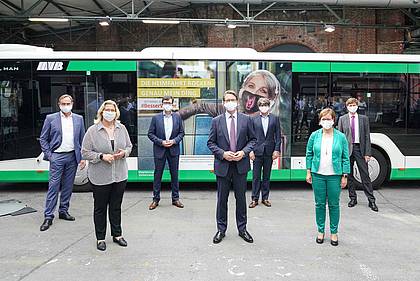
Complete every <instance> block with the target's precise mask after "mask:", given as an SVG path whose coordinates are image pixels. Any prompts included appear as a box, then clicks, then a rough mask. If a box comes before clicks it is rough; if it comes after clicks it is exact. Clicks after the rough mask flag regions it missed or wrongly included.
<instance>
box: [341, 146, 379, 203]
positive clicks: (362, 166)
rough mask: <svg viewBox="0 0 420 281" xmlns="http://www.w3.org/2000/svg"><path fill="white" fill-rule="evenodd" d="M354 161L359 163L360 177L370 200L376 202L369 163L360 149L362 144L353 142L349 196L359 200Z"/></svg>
mask: <svg viewBox="0 0 420 281" xmlns="http://www.w3.org/2000/svg"><path fill="white" fill-rule="evenodd" d="M354 162H356V163H357V167H358V168H359V173H360V179H361V180H362V187H363V191H364V192H365V195H366V197H367V199H368V200H369V202H375V196H374V195H373V187H372V182H371V181H370V177H369V170H368V165H367V163H366V160H365V157H364V156H363V155H362V152H361V151H360V146H359V145H357V144H356V145H355V144H353V152H352V154H351V155H350V167H351V168H350V171H351V172H350V176H349V184H348V188H349V197H350V199H352V200H357V194H356V179H355V178H354V176H353V168H354Z"/></svg>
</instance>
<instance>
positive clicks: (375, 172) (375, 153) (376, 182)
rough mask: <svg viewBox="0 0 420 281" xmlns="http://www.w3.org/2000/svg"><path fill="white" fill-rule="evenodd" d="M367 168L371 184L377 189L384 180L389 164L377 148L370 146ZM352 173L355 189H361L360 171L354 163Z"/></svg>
mask: <svg viewBox="0 0 420 281" xmlns="http://www.w3.org/2000/svg"><path fill="white" fill-rule="evenodd" d="M368 169H369V176H370V180H371V181H372V186H373V188H374V189H378V188H380V187H381V186H382V184H383V183H384V182H385V180H386V178H387V175H388V171H389V164H388V161H387V160H386V159H385V156H384V155H383V154H382V153H381V152H380V151H379V150H377V149H375V148H372V157H371V158H370V161H369V162H368ZM353 175H354V177H355V179H356V181H357V182H356V189H358V190H361V189H363V188H362V181H361V180H360V173H359V169H358V167H357V164H356V163H355V165H354V169H353Z"/></svg>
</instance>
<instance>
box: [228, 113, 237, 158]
mask: <svg viewBox="0 0 420 281" xmlns="http://www.w3.org/2000/svg"><path fill="white" fill-rule="evenodd" d="M229 118H230V136H229V143H230V151H232V152H236V128H235V116H233V115H231V116H230V117H229Z"/></svg>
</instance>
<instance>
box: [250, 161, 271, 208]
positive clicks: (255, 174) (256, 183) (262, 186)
mask: <svg viewBox="0 0 420 281" xmlns="http://www.w3.org/2000/svg"><path fill="white" fill-rule="evenodd" d="M272 165H273V158H272V156H271V155H269V156H267V155H264V156H255V160H254V166H253V169H252V200H254V201H258V200H259V199H260V192H261V197H262V200H268V195H269V193H270V176H271V167H272ZM261 169H262V180H261Z"/></svg>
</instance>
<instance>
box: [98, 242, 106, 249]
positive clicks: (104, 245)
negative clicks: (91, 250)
mask: <svg viewBox="0 0 420 281" xmlns="http://www.w3.org/2000/svg"><path fill="white" fill-rule="evenodd" d="M96 249H98V250H99V251H105V250H106V244H105V241H100V242H97V243H96Z"/></svg>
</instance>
